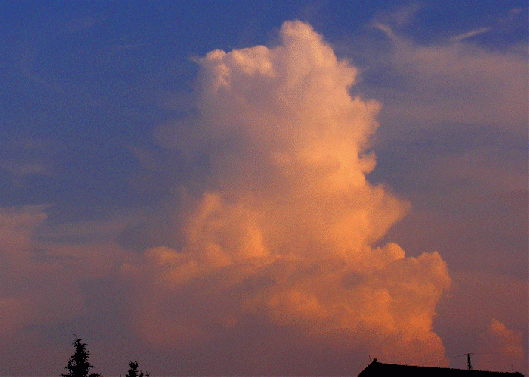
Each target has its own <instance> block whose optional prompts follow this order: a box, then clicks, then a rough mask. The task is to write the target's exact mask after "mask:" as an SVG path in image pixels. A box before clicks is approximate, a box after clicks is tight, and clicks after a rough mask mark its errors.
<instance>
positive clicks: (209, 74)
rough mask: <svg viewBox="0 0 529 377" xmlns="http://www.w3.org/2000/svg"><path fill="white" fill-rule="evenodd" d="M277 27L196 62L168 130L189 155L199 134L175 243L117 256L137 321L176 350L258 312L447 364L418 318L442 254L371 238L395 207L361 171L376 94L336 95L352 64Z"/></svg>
mask: <svg viewBox="0 0 529 377" xmlns="http://www.w3.org/2000/svg"><path fill="white" fill-rule="evenodd" d="M280 37H281V42H280V43H279V45H277V46H274V47H271V48H269V47H265V46H256V47H252V48H247V49H241V50H234V51H231V52H228V53H226V52H224V51H220V50H216V51H212V52H210V53H209V54H207V56H206V57H204V58H202V59H199V60H198V63H199V65H200V68H201V73H200V79H199V89H198V93H197V98H198V108H199V110H200V117H199V118H198V119H196V120H195V121H194V122H193V126H192V127H188V128H187V130H188V131H189V130H191V131H189V132H187V133H184V132H182V131H180V133H177V131H176V130H175V131H174V132H175V134H177V137H175V140H177V142H176V144H177V145H178V146H179V147H180V148H182V149H184V151H185V152H186V153H187V154H188V155H193V153H195V152H196V151H198V150H200V151H203V150H204V148H205V146H207V148H205V149H207V150H208V153H209V155H208V158H209V160H208V161H209V167H208V168H209V173H210V178H211V180H209V181H208V184H207V187H203V188H202V190H203V192H202V193H199V195H197V194H196V193H189V190H190V188H187V192H188V195H187V196H184V197H183V198H182V199H181V200H185V198H188V199H189V204H188V205H186V206H184V208H186V209H184V210H182V211H183V212H184V214H183V215H182V214H179V218H182V219H183V220H182V223H181V224H180V226H181V228H182V229H183V231H181V232H175V234H176V233H178V234H180V236H179V237H176V236H175V237H176V238H178V239H177V240H176V241H175V244H180V245H181V247H178V248H176V247H165V246H161V247H155V248H151V249H148V250H146V252H145V255H144V258H143V260H142V261H141V262H137V263H130V264H127V265H125V266H124V267H123V270H122V275H123V277H124V279H126V280H129V283H130V284H132V285H134V286H135V287H136V291H135V292H137V294H138V295H137V296H134V298H132V299H133V300H134V302H135V310H134V311H133V312H132V313H131V316H130V317H131V319H132V321H133V323H134V325H135V328H136V329H137V330H138V332H139V333H140V334H141V335H142V336H143V337H144V339H146V340H148V341H150V342H152V343H153V344H156V345H158V346H160V347H168V348H175V347H176V348H180V347H182V348H185V347H186V346H190V345H192V344H200V343H201V342H205V341H208V342H212V341H213V340H214V338H215V337H217V336H219V334H222V333H229V332H232V333H238V334H241V333H244V328H246V327H245V326H247V325H248V323H254V324H256V323H258V324H259V325H261V326H266V327H267V328H269V329H270V333H276V332H277V331H278V330H280V333H281V332H282V333H284V334H286V333H289V334H292V333H294V334H297V335H296V336H298V337H299V338H300V339H302V340H301V342H303V341H306V342H307V343H309V342H331V343H333V342H335V343H337V342H339V341H338V339H344V338H345V339H349V342H350V343H353V344H354V345H355V346H354V347H358V348H362V349H364V350H367V351H368V352H369V353H371V354H372V355H377V357H379V358H381V359H382V360H386V361H397V362H410V363H416V364H417V363H418V364H431V365H446V359H445V355H444V347H443V344H442V342H441V340H440V338H439V337H438V336H437V335H436V334H435V332H434V331H433V329H432V321H433V317H434V316H435V308H436V304H437V302H438V300H439V298H440V296H441V294H442V292H443V290H445V289H447V288H448V287H449V285H450V278H449V275H448V272H447V268H446V265H445V263H444V261H443V260H442V259H441V257H440V255H439V254H438V253H435V252H434V253H424V254H422V255H420V256H419V257H417V258H410V257H406V256H405V252H404V250H402V248H400V247H399V246H398V245H396V244H392V243H389V244H386V245H385V246H381V247H378V246H376V242H377V241H379V240H380V239H381V237H382V236H384V234H385V233H386V231H387V230H388V229H389V228H390V227H391V226H392V225H393V224H394V223H395V222H397V221H398V220H400V219H401V218H402V217H403V216H405V214H406V212H407V210H408V207H409V205H408V203H406V202H404V201H402V200H400V199H398V198H396V197H395V196H393V195H392V194H391V193H390V192H388V191H387V190H386V189H385V188H384V187H383V186H374V185H372V184H370V183H369V182H368V181H367V180H366V174H368V173H369V172H371V171H372V170H373V169H374V168H375V163H376V161H375V155H374V154H373V153H372V152H371V151H370V149H369V148H370V138H371V136H372V135H373V133H374V132H375V130H376V128H377V122H376V117H377V114H378V111H379V109H380V104H378V103H376V102H374V101H367V100H365V99H362V98H359V97H354V98H353V97H351V96H350V94H349V91H348V90H349V88H350V87H351V86H352V85H354V84H355V80H356V75H357V72H356V69H355V68H354V67H353V66H351V64H349V63H348V62H347V61H344V60H339V59H338V58H337V57H336V55H335V54H334V52H333V49H332V48H331V47H330V46H329V45H328V44H327V43H325V42H324V41H323V39H322V37H321V36H320V35H318V34H317V33H316V32H315V31H314V30H313V29H312V28H311V27H310V26H309V25H307V24H305V23H302V22H286V23H285V24H284V25H283V27H282V28H281V31H280ZM164 132H167V130H165V131H164ZM184 191H185V189H184ZM197 196H198V198H196V197H197ZM193 197H194V198H195V199H193V200H191V199H190V198H193ZM272 341H273V342H275V346H276V347H277V348H281V346H282V345H284V344H285V343H284V342H286V340H285V338H281V337H279V338H275V339H274V340H272V338H266V337H264V340H263V342H272ZM184 345H185V346H184Z"/></svg>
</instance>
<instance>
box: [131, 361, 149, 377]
mask: <svg viewBox="0 0 529 377" xmlns="http://www.w3.org/2000/svg"><path fill="white" fill-rule="evenodd" d="M125 377H149V373H145V374H143V371H139V370H138V362H137V361H131V362H130V363H129V371H128V372H127V374H126V375H125Z"/></svg>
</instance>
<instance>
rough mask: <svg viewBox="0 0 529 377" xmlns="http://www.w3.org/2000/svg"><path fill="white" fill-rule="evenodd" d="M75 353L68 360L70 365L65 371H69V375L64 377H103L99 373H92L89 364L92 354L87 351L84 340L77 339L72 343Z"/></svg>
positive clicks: (63, 376) (63, 375)
mask: <svg viewBox="0 0 529 377" xmlns="http://www.w3.org/2000/svg"><path fill="white" fill-rule="evenodd" d="M72 344H73V346H74V348H75V352H74V354H73V355H72V356H71V357H70V360H68V365H67V366H65V367H64V369H68V373H67V374H61V376H62V377H101V375H100V374H99V373H90V374H88V372H89V371H90V368H91V367H93V365H92V364H90V363H89V362H88V358H89V357H90V352H88V350H87V349H86V343H83V342H82V339H79V338H77V339H75V341H74V342H73V343H72Z"/></svg>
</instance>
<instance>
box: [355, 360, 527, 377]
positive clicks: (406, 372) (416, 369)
mask: <svg viewBox="0 0 529 377" xmlns="http://www.w3.org/2000/svg"><path fill="white" fill-rule="evenodd" d="M399 375H402V376H406V377H408V376H410V377H415V376H417V377H418V376H428V377H437V376H439V377H441V376H443V377H444V376H446V377H452V376H454V377H459V376H461V377H480V376H482V377H495V376H498V377H524V375H523V374H522V373H520V372H515V373H510V372H489V371H484V370H465V369H452V368H437V367H420V366H412V365H400V364H385V363H381V362H378V361H377V359H374V360H373V361H372V362H371V364H369V365H368V366H367V367H366V368H365V369H364V370H363V371H361V372H360V374H358V377H371V376H377V377H378V376H399Z"/></svg>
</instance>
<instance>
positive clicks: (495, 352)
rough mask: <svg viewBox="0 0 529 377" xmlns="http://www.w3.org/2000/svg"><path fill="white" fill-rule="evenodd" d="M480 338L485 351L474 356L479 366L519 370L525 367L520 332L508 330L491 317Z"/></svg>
mask: <svg viewBox="0 0 529 377" xmlns="http://www.w3.org/2000/svg"><path fill="white" fill-rule="evenodd" d="M482 339H483V344H484V346H485V352H483V354H481V355H477V356H476V358H477V361H478V362H479V365H480V368H482V369H488V370H500V371H512V370H514V371H521V372H523V371H524V370H525V368H527V360H525V358H524V347H523V337H522V333H521V332H516V331H513V330H510V329H508V328H507V327H506V326H505V325H504V324H503V323H501V322H500V321H498V320H496V319H493V320H492V321H491V322H490V324H489V325H488V326H487V330H486V331H485V332H484V333H483V334H482Z"/></svg>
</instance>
